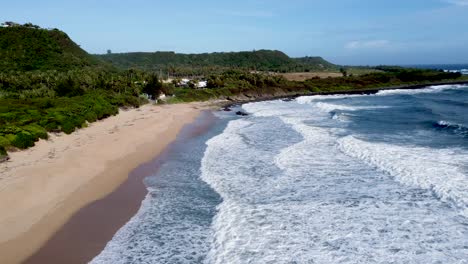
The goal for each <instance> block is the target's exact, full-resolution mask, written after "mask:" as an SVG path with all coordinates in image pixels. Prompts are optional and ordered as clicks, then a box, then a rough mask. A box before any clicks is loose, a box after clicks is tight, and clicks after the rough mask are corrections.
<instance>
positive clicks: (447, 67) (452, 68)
mask: <svg viewBox="0 0 468 264" xmlns="http://www.w3.org/2000/svg"><path fill="white" fill-rule="evenodd" d="M404 67H414V68H420V69H432V70H444V71H447V72H460V73H461V74H465V75H467V74H468V64H425V65H406V66H404Z"/></svg>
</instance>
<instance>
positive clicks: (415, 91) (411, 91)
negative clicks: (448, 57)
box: [376, 84, 468, 96]
mask: <svg viewBox="0 0 468 264" xmlns="http://www.w3.org/2000/svg"><path fill="white" fill-rule="evenodd" d="M467 87H468V86H466V85H459V84H451V85H436V86H428V87H427V88H422V89H396V90H381V91H379V92H377V94H376V95H377V96H385V95H398V94H420V93H438V92H442V91H444V90H448V89H461V88H467Z"/></svg>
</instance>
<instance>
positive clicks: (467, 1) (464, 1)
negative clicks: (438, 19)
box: [444, 0, 468, 6]
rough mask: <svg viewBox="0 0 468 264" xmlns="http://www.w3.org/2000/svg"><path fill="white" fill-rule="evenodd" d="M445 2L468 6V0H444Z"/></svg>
mask: <svg viewBox="0 0 468 264" xmlns="http://www.w3.org/2000/svg"><path fill="white" fill-rule="evenodd" d="M444 2H447V3H449V4H452V5H457V6H468V0H444Z"/></svg>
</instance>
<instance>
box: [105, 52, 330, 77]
mask: <svg viewBox="0 0 468 264" xmlns="http://www.w3.org/2000/svg"><path fill="white" fill-rule="evenodd" d="M96 57H97V58H100V59H102V60H104V61H106V62H109V63H111V64H113V65H114V66H116V67H118V68H120V69H130V68H137V69H142V70H154V71H159V70H161V71H163V72H164V73H167V72H169V73H170V74H173V75H174V74H195V75H204V74H211V73H213V72H222V71H225V70H228V69H240V70H249V71H274V72H303V71H326V70H337V69H338V68H337V66H335V65H334V64H332V63H330V62H328V61H326V60H324V59H323V58H321V57H304V58H297V59H293V58H290V57H289V56H288V55H286V54H284V53H283V52H281V51H276V50H258V51H242V52H216V53H202V54H179V53H175V52H133V53H115V54H112V53H111V54H105V55H96Z"/></svg>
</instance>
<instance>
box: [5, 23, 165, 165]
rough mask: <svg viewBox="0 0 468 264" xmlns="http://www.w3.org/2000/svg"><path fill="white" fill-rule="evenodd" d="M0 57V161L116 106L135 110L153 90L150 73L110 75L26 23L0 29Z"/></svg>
mask: <svg viewBox="0 0 468 264" xmlns="http://www.w3.org/2000/svg"><path fill="white" fill-rule="evenodd" d="M0 56H1V58H2V60H1V61H0V160H2V156H4V155H5V149H9V148H12V147H16V148H20V149H23V148H28V147H30V146H33V145H34V142H35V141H37V140H38V139H40V138H47V132H50V131H63V132H65V133H71V132H73V131H74V130H75V129H76V128H80V127H83V126H86V124H87V122H93V121H96V120H98V119H102V118H105V117H107V116H110V115H114V114H116V113H117V112H118V108H119V107H125V106H130V107H138V106H139V105H140V104H141V103H143V102H144V101H145V99H143V98H140V94H141V92H142V90H144V89H145V90H146V91H151V90H152V89H151V86H150V85H153V86H154V83H151V84H150V83H149V82H147V81H146V80H151V79H152V78H153V79H154V77H153V75H152V74H150V73H146V72H141V71H136V70H129V71H116V70H114V69H112V67H110V66H107V65H105V63H102V62H99V61H98V60H97V59H96V58H94V57H92V56H91V55H89V54H87V53H86V52H85V51H83V50H82V49H81V48H79V46H78V45H76V44H75V43H74V42H73V41H72V40H70V39H69V38H68V36H67V35H66V34H65V33H63V32H61V31H59V30H56V29H53V30H47V29H41V28H39V27H37V26H34V25H32V24H26V25H17V24H13V23H12V24H11V26H9V27H2V28H0ZM153 90H155V89H153ZM153 95H156V94H155V93H153Z"/></svg>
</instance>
